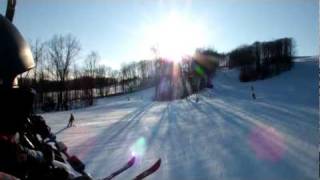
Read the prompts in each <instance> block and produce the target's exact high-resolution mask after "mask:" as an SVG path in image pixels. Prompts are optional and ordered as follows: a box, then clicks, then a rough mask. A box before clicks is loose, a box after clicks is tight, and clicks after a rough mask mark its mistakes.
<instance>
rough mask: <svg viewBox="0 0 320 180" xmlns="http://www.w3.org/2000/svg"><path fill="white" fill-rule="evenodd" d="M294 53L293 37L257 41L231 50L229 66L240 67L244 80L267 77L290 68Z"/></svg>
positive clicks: (240, 77) (241, 79)
mask: <svg viewBox="0 0 320 180" xmlns="http://www.w3.org/2000/svg"><path fill="white" fill-rule="evenodd" d="M294 53H295V51H294V42H293V39H292V38H281V39H277V40H274V41H267V42H255V43H253V44H251V45H243V46H240V47H238V48H236V49H234V50H233V51H231V52H230V53H229V61H228V66H229V67H230V68H234V67H240V75H239V79H240V81H242V82H247V81H254V80H258V79H265V78H268V77H272V76H275V75H278V74H280V73H281V72H284V71H288V70H290V69H291V68H292V66H293V57H294Z"/></svg>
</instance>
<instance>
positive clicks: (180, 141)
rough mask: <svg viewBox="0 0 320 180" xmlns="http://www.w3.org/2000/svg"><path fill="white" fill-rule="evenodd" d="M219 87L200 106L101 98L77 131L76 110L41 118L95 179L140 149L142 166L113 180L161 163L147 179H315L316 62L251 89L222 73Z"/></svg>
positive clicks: (80, 117)
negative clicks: (72, 119)
mask: <svg viewBox="0 0 320 180" xmlns="http://www.w3.org/2000/svg"><path fill="white" fill-rule="evenodd" d="M214 84H215V89H214V90H205V91H203V92H201V93H200V95H199V99H200V100H199V102H198V103H197V102H195V97H194V96H193V97H189V98H188V100H177V101H172V102H154V101H152V96H153V89H148V90H144V91H141V92H137V93H134V94H130V95H124V96H118V97H110V98H104V99H100V100H98V101H97V103H96V105H94V106H92V107H89V108H84V109H78V110H74V111H72V112H73V113H74V116H75V124H76V126H75V127H72V128H68V129H65V126H66V125H67V121H68V118H69V116H70V112H71V111H65V112H55V113H46V114H43V116H44V118H45V119H46V120H47V122H48V124H49V125H50V126H51V128H52V131H53V132H57V136H58V139H60V140H63V141H64V142H65V143H66V144H67V145H68V147H69V152H71V154H76V155H78V156H79V157H80V158H81V159H82V160H84V162H85V163H86V166H87V171H88V172H89V173H90V174H92V175H93V177H95V178H102V177H104V176H106V175H109V173H111V172H112V171H114V170H116V169H117V168H118V167H120V166H122V165H123V164H124V163H125V162H126V161H127V160H128V159H129V158H130V156H131V154H132V151H135V152H134V153H135V154H136V155H137V156H138V161H137V163H136V164H135V165H134V166H133V167H132V168H130V169H129V170H127V171H126V172H125V173H123V174H121V175H119V176H118V177H117V178H115V179H124V180H125V179H131V178H132V177H134V175H137V174H138V173H139V172H141V171H142V170H143V169H145V168H147V167H148V166H149V165H150V164H151V163H153V162H154V161H155V160H156V159H157V158H158V157H161V158H162V164H161V168H160V169H159V170H158V171H157V172H156V173H154V174H153V175H151V176H150V177H149V178H147V179H158V180H166V179H169V180H182V179H183V180H205V179H212V180H215V179H216V180H240V179H242V180H307V179H317V177H318V167H319V166H318V145H317V144H318V138H319V135H318V119H319V114H318V98H319V97H318V64H317V62H316V61H315V60H313V61H299V62H296V64H295V66H294V68H293V69H292V70H291V71H289V72H285V73H283V74H281V75H279V76H277V77H274V78H271V79H267V80H263V81H257V82H250V83H240V82H239V81H238V79H237V72H236V71H235V70H231V71H230V70H222V71H219V72H218V73H217V76H216V78H215V79H214ZM251 85H252V86H254V89H255V93H256V96H257V99H256V100H253V99H252V98H251V93H250V92H251V89H250V88H251ZM128 97H130V101H128Z"/></svg>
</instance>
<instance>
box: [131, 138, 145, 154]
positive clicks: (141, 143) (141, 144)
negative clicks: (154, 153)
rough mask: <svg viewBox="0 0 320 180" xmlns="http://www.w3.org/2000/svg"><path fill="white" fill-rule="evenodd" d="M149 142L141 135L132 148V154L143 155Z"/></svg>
mask: <svg viewBox="0 0 320 180" xmlns="http://www.w3.org/2000/svg"><path fill="white" fill-rule="evenodd" d="M146 147H147V143H146V140H145V138H144V137H140V138H139V139H138V140H137V141H136V142H135V143H134V144H133V145H132V146H131V148H130V151H131V155H132V156H143V155H144V153H145V151H146Z"/></svg>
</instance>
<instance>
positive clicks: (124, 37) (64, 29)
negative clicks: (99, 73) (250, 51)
mask: <svg viewBox="0 0 320 180" xmlns="http://www.w3.org/2000/svg"><path fill="white" fill-rule="evenodd" d="M5 2H6V0H0V12H2V13H3V12H4V9H5V8H4V6H5ZM318 7H319V6H318V1H317V0H223V1H222V0H18V4H17V8H16V16H15V20H14V23H15V24H16V25H17V26H18V28H19V29H20V31H21V32H22V33H23V34H24V36H25V37H26V38H27V39H28V40H35V39H40V40H43V41H44V40H48V39H50V38H51V37H52V36H53V35H54V34H67V33H72V34H73V35H74V36H76V37H77V38H78V39H79V40H80V42H81V44H82V53H81V56H80V59H81V58H84V57H85V56H86V54H87V53H89V52H90V51H91V50H94V51H97V52H98V53H99V54H100V56H101V63H103V64H106V65H109V66H111V67H113V68H119V67H120V65H121V64H122V63H125V62H130V61H133V60H140V59H145V58H149V57H151V56H152V51H151V50H150V49H151V47H153V46H154V45H159V42H160V47H161V48H165V47H167V49H164V50H163V52H168V51H169V50H168V49H171V51H179V50H181V52H183V51H184V50H185V49H188V50H189V49H190V48H194V47H193V46H190V45H189V46H187V45H186V44H194V45H195V46H201V47H212V48H215V49H216V50H218V51H219V52H228V51H230V50H232V49H233V48H235V47H237V46H239V45H242V44H250V43H253V42H254V41H267V40H273V39H277V38H282V37H292V38H294V39H295V41H296V46H297V48H296V51H297V55H316V54H319V51H318V49H319V43H318V40H319V37H318V30H319V29H318ZM171 14H175V15H176V16H177V17H178V20H177V21H179V19H182V21H184V23H181V25H176V24H177V23H176V21H173V22H172V21H170V22H171V24H170V23H168V19H170V17H171V16H170V15H171ZM168 17H169V18H168ZM164 26H165V27H164ZM168 26H171V27H174V28H170V27H168ZM167 27H168V29H169V30H168V29H166V28H167ZM179 27H180V28H179ZM155 29H158V30H155ZM159 29H160V31H159ZM170 29H179V30H178V31H179V32H176V31H175V30H170ZM184 29H187V30H186V31H184ZM181 33H182V34H183V35H181ZM155 36H156V37H155ZM175 36H179V37H180V39H177V38H175ZM150 37H151V38H150ZM181 38H182V39H186V40H183V43H181V42H180V43H178V42H176V41H181ZM181 46H186V47H185V48H184V49H183V48H182V49H181V48H180V47H181ZM171 51H170V52H171Z"/></svg>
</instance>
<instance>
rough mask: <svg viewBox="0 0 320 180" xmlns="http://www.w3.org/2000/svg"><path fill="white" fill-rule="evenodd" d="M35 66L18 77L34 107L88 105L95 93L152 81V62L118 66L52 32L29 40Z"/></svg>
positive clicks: (112, 92) (100, 94)
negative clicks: (83, 52) (45, 37)
mask: <svg viewBox="0 0 320 180" xmlns="http://www.w3.org/2000/svg"><path fill="white" fill-rule="evenodd" d="M31 49H32V51H33V56H34V60H35V63H36V67H35V68H34V69H33V70H31V71H29V72H26V73H24V74H23V75H21V76H20V77H19V78H18V81H19V84H20V86H26V87H31V88H33V89H34V90H35V91H36V92H37V94H36V100H35V103H34V109H36V110H42V111H52V110H68V109H70V108H76V107H84V106H89V105H92V104H93V103H94V99H95V98H97V97H104V96H112V95H117V94H122V93H127V92H132V91H134V90H136V89H138V88H146V87H150V86H151V85H152V83H154V81H153V79H154V72H155V64H154V62H152V61H147V60H141V61H139V62H130V63H127V64H122V66H121V68H120V70H115V69H112V68H110V67H108V66H106V65H103V64H101V63H100V60H101V59H100V56H99V54H98V53H97V52H95V51H91V52H90V53H89V54H87V55H86V56H85V58H81V57H80V53H81V44H80V42H79V40H78V39H77V38H76V37H74V36H73V35H71V34H67V35H54V36H53V37H52V38H51V39H49V40H47V41H40V40H36V41H34V42H33V43H31Z"/></svg>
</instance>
